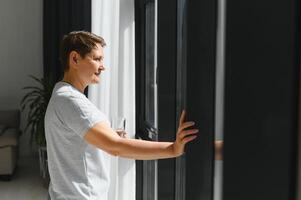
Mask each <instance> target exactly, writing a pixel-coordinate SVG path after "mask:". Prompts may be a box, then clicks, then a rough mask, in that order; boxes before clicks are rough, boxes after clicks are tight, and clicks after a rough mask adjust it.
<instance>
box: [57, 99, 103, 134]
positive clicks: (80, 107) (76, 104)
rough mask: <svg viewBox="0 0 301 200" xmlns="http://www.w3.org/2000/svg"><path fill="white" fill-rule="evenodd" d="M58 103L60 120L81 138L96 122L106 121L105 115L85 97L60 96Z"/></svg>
mask: <svg viewBox="0 0 301 200" xmlns="http://www.w3.org/2000/svg"><path fill="white" fill-rule="evenodd" d="M60 104H61V105H60V106H59V113H60V115H61V120H62V122H63V123H64V124H65V125H66V126H67V127H68V128H70V129H72V130H73V131H74V132H75V133H76V134H77V135H78V136H80V137H82V138H83V137H84V136H85V134H86V133H87V131H88V130H89V129H90V128H91V127H93V126H94V125H95V124H96V123H98V122H107V123H108V120H107V117H106V116H105V115H104V114H103V113H102V112H101V111H100V110H98V109H97V107H96V106H95V105H94V104H92V102H90V101H89V100H88V99H86V98H83V97H76V96H68V97H64V98H62V100H61V103H60Z"/></svg>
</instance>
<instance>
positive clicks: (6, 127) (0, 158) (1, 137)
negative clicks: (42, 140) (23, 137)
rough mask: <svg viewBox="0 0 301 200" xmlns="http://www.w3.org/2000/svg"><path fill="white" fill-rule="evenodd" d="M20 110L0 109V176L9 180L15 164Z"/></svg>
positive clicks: (19, 132)
mask: <svg viewBox="0 0 301 200" xmlns="http://www.w3.org/2000/svg"><path fill="white" fill-rule="evenodd" d="M19 127H20V111H19V110H0V178H1V179H2V180H3V179H5V180H10V179H11V177H12V175H13V174H14V171H15V169H16V166H17V160H18V146H19V136H20V134H21V131H20V128H19Z"/></svg>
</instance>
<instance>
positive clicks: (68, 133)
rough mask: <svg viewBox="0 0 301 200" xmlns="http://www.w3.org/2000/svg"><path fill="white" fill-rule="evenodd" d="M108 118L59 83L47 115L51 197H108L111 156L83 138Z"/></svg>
mask: <svg viewBox="0 0 301 200" xmlns="http://www.w3.org/2000/svg"><path fill="white" fill-rule="evenodd" d="M101 121H104V122H107V123H109V121H108V118H107V117H106V116H105V115H104V114H103V113H102V112H101V111H100V110H98V109H97V107H96V106H95V105H94V104H93V103H91V102H90V101H89V99H87V98H86V96H85V95H84V94H83V93H81V92H80V91H79V90H77V89H76V88H74V87H73V86H72V85H70V84H68V83H66V82H62V81H60V82H58V83H56V85H55V87H54V90H53V92H52V96H51V99H50V102H49V104H48V107H47V111H46V116H45V133H46V141H47V154H48V167H49V173H50V180H51V183H50V187H49V194H50V197H51V199H52V200H61V199H64V200H65V199H68V200H69V199H70V200H71V199H72V200H77V199H78V200H108V188H109V183H110V180H109V174H110V171H109V170H110V155H109V154H107V153H106V152H104V151H102V150H101V149H98V148H96V147H94V146H92V145H90V144H88V143H87V142H86V141H85V140H84V135H85V133H86V132H87V131H88V130H89V128H91V127H92V126H93V125H95V124H96V123H98V122H101Z"/></svg>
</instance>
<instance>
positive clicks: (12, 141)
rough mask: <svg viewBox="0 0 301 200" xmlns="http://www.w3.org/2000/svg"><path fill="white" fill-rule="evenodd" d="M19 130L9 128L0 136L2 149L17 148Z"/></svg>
mask: <svg viewBox="0 0 301 200" xmlns="http://www.w3.org/2000/svg"><path fill="white" fill-rule="evenodd" d="M18 137H19V130H18V129H15V128H8V129H6V130H5V131H4V133H3V134H2V135H1V136H0V147H5V146H17V145H18Z"/></svg>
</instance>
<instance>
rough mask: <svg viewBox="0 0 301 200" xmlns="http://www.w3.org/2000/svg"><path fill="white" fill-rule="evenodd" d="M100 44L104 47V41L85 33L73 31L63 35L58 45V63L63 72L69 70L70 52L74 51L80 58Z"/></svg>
mask: <svg viewBox="0 0 301 200" xmlns="http://www.w3.org/2000/svg"><path fill="white" fill-rule="evenodd" d="M97 44H100V45H101V46H102V47H105V46H106V42H105V40H104V39H103V38H102V37H100V36H98V35H95V34H93V33H90V32H87V31H73V32H70V33H69V34H67V35H64V37H63V39H62V41H61V45H60V61H61V65H62V68H63V71H64V72H66V71H68V70H69V55H70V53H71V51H76V52H77V53H78V54H80V56H81V57H82V58H84V57H85V56H86V55H87V54H88V53H90V52H91V51H92V49H94V48H95V47H96V45H97Z"/></svg>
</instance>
